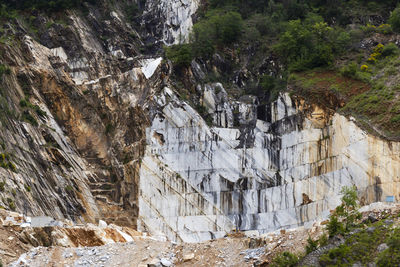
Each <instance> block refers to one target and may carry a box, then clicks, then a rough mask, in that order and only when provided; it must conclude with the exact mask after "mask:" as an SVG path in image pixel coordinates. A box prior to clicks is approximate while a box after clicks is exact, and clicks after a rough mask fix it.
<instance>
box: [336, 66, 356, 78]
mask: <svg viewBox="0 0 400 267" xmlns="http://www.w3.org/2000/svg"><path fill="white" fill-rule="evenodd" d="M357 71H358V66H357V64H356V63H355V62H351V63H350V64H348V65H346V66H344V67H343V68H341V69H340V74H342V75H343V76H344V77H348V78H353V79H354V78H356V77H357Z"/></svg>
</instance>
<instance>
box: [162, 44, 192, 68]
mask: <svg viewBox="0 0 400 267" xmlns="http://www.w3.org/2000/svg"><path fill="white" fill-rule="evenodd" d="M165 56H166V57H167V58H168V59H169V60H171V61H172V63H173V64H174V65H175V66H178V67H188V66H190V63H191V62H192V60H193V53H192V47H191V45H190V44H181V45H174V46H171V47H167V48H166V51H165Z"/></svg>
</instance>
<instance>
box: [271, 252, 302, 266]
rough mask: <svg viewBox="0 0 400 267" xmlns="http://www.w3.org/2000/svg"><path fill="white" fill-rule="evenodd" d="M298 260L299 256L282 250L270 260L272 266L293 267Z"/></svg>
mask: <svg viewBox="0 0 400 267" xmlns="http://www.w3.org/2000/svg"><path fill="white" fill-rule="evenodd" d="M298 262H299V257H298V256H296V255H294V254H292V253H290V252H288V251H285V252H282V253H280V254H279V255H277V256H276V257H275V258H274V260H273V261H272V264H271V266H272V267H294V266H296V265H297V263H298Z"/></svg>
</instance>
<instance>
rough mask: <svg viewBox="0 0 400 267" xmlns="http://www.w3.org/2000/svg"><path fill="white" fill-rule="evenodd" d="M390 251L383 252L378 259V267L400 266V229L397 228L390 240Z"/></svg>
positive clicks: (388, 243)
mask: <svg viewBox="0 0 400 267" xmlns="http://www.w3.org/2000/svg"><path fill="white" fill-rule="evenodd" d="M387 245H388V246H389V248H388V249H386V250H384V251H382V252H381V253H380V254H379V256H378V259H377V262H376V263H377V266H379V267H386V266H399V264H400V229H399V228H397V229H396V230H395V231H394V233H393V235H392V236H391V237H390V238H389V240H388V242H387Z"/></svg>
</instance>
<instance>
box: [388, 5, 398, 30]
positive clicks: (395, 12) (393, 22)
mask: <svg viewBox="0 0 400 267" xmlns="http://www.w3.org/2000/svg"><path fill="white" fill-rule="evenodd" d="M388 22H389V24H390V25H391V26H392V28H393V30H394V31H395V32H400V7H399V6H398V7H397V8H396V9H395V10H393V11H392V13H391V14H390V18H389V21H388Z"/></svg>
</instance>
